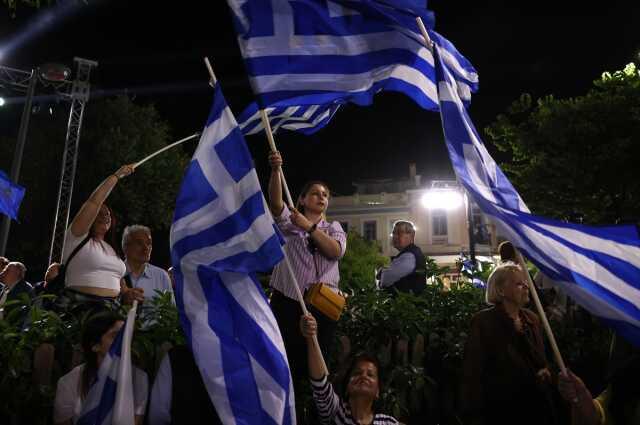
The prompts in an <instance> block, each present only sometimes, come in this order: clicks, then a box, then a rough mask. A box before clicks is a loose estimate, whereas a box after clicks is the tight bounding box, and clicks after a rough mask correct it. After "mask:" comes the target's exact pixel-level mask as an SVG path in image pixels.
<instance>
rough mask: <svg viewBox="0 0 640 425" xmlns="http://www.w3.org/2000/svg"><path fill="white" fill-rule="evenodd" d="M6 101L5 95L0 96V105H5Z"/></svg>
mask: <svg viewBox="0 0 640 425" xmlns="http://www.w3.org/2000/svg"><path fill="white" fill-rule="evenodd" d="M4 104H5V101H4V97H0V106H4Z"/></svg>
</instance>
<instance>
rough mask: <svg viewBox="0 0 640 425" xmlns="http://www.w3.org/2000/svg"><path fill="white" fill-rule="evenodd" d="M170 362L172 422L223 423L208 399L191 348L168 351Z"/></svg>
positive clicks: (174, 348) (180, 423) (179, 347)
mask: <svg viewBox="0 0 640 425" xmlns="http://www.w3.org/2000/svg"><path fill="white" fill-rule="evenodd" d="M169 360H170V362H171V381H172V389H171V424H172V425H190V424H194V425H195V424H209V425H216V424H220V425H221V424H222V422H221V421H220V418H219V417H218V414H217V413H216V409H215V408H214V407H213V403H212V402H211V399H210V398H209V393H208V392H207V389H206V387H205V386H204V382H202V376H201V375H200V370H199V369H198V366H197V365H196V362H195V359H194V358H193V354H192V353H191V350H189V348H188V347H186V346H176V347H173V348H172V349H171V350H170V351H169Z"/></svg>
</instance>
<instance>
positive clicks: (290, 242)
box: [270, 205, 347, 300]
mask: <svg viewBox="0 0 640 425" xmlns="http://www.w3.org/2000/svg"><path fill="white" fill-rule="evenodd" d="M275 221H276V224H277V225H278V228H279V229H280V231H281V232H282V234H283V236H284V238H285V240H286V244H285V246H284V249H285V251H286V253H287V256H288V257H289V261H290V262H291V268H292V269H293V273H294V274H295V275H296V278H297V279H298V285H299V286H300V292H302V293H303V294H304V291H305V290H306V289H307V288H309V287H310V286H311V284H312V283H316V282H322V283H326V284H327V285H328V286H329V287H330V288H331V289H333V290H334V291H337V290H338V282H340V272H339V271H338V260H332V259H329V258H327V257H325V256H324V255H322V253H321V252H320V251H319V250H316V252H315V254H312V253H311V250H310V249H309V242H308V238H309V234H308V233H307V232H305V231H304V230H302V229H301V228H299V227H298V226H296V225H295V224H293V223H292V222H291V212H290V211H289V209H288V208H287V206H286V205H285V207H284V209H283V210H282V213H281V214H280V216H279V217H275ZM317 229H318V230H319V231H322V232H325V233H327V234H328V235H329V236H330V237H331V238H333V239H335V240H336V241H338V243H339V244H340V258H342V256H343V255H344V253H345V251H346V249H347V235H346V234H345V233H344V230H342V226H340V223H338V222H337V221H334V222H333V223H329V222H327V221H326V220H324V219H323V220H320V222H319V223H318V227H317ZM270 285H271V287H272V288H273V289H277V290H278V291H280V292H282V293H283V294H284V295H285V296H287V297H289V298H291V299H294V300H297V299H298V296H297V294H296V290H295V288H294V287H293V286H292V285H293V282H292V281H291V278H290V276H289V271H288V270H287V265H286V263H285V262H284V260H283V261H281V262H280V263H278V265H276V266H275V268H274V269H273V273H272V274H271V282H270Z"/></svg>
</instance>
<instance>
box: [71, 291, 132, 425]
mask: <svg viewBox="0 0 640 425" xmlns="http://www.w3.org/2000/svg"><path fill="white" fill-rule="evenodd" d="M136 310H137V303H134V307H133V308H131V309H130V310H129V313H128V314H127V321H126V323H125V325H124V326H123V327H122V329H120V332H118V336H117V337H116V338H115V339H114V341H113V343H112V344H111V348H109V353H108V354H107V355H106V356H105V358H104V359H103V360H102V363H101V364H100V368H99V369H98V376H97V377H96V380H95V382H94V383H93V384H92V385H91V388H90V389H89V393H88V394H87V398H86V399H85V401H84V403H83V405H82V412H81V413H80V416H79V418H78V421H77V422H76V425H134V422H135V417H134V405H133V404H134V403H133V402H134V397H133V377H132V365H131V339H132V337H133V327H134V323H135V318H136Z"/></svg>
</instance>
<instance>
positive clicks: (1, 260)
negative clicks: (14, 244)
mask: <svg viewBox="0 0 640 425" xmlns="http://www.w3.org/2000/svg"><path fill="white" fill-rule="evenodd" d="M9 262H10V261H9V259H8V258H7V257H0V271H2V270H4V268H5V267H6V266H7V264H9Z"/></svg>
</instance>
